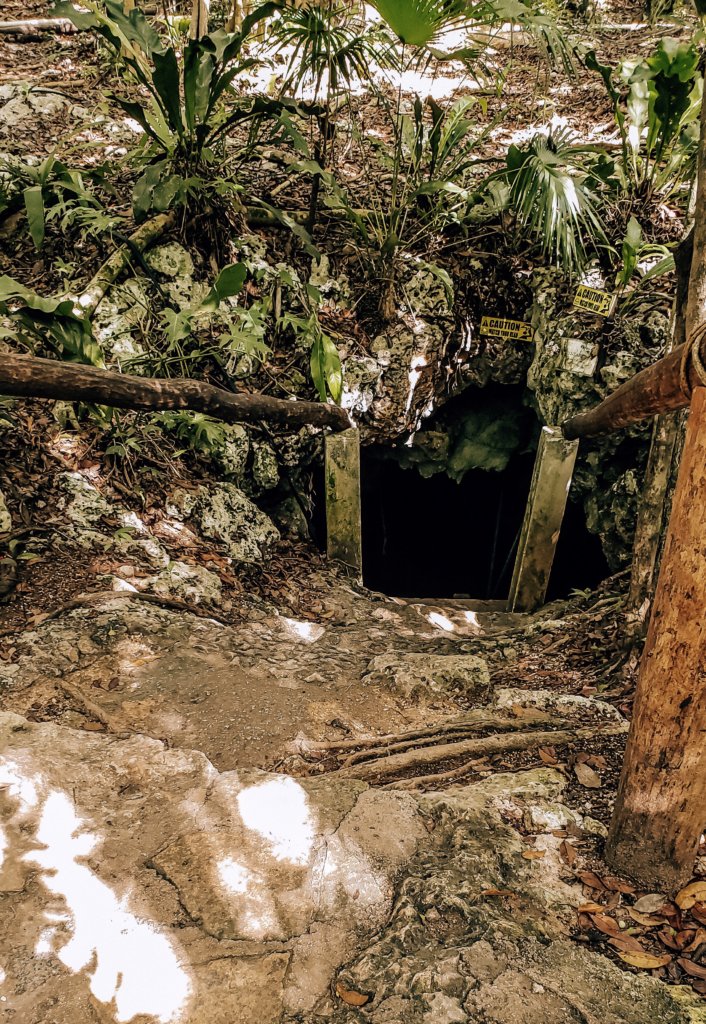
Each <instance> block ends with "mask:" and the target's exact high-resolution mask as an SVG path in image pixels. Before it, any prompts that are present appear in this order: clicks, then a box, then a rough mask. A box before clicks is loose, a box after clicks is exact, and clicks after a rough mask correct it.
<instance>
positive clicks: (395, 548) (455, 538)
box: [326, 428, 607, 611]
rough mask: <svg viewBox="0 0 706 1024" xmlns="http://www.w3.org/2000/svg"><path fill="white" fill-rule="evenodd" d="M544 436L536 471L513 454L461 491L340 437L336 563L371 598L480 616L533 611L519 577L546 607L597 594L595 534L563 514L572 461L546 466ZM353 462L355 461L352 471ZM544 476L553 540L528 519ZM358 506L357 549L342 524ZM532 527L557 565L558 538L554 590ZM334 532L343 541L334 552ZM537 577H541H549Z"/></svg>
mask: <svg viewBox="0 0 706 1024" xmlns="http://www.w3.org/2000/svg"><path fill="white" fill-rule="evenodd" d="M545 431H547V428H544V431H543V432H542V435H541V438H540V446H539V448H540V457H539V458H538V459H537V460H536V461H535V455H534V453H533V452H532V451H531V450H530V451H524V452H522V453H516V454H514V455H513V456H512V457H511V458H510V459H509V460H508V462H507V465H506V466H505V468H504V469H502V470H501V471H497V470H486V469H471V470H469V471H467V472H465V473H464V474H463V476H462V478H461V479H460V480H458V481H456V480H453V479H451V478H450V477H449V476H448V475H447V474H445V473H427V474H426V475H425V474H423V473H420V472H419V471H418V470H417V469H415V468H410V467H409V466H408V467H403V466H402V465H400V462H399V461H398V460H397V459H396V458H395V457H394V453H393V452H390V451H389V450H385V449H384V448H375V447H373V448H368V449H363V451H362V453H360V454H358V448H357V443H358V439H357V437H356V439H355V441H354V442H353V443H351V442H350V439H349V441H345V440H344V439H343V436H342V435H341V436H340V439H339V441H337V442H336V445H335V450H336V451H338V452H339V456H340V453H341V452H345V455H344V456H343V461H342V462H340V461H339V463H338V464H337V465H335V466H334V469H335V474H336V475H338V478H339V482H338V486H339V487H340V488H341V490H340V493H339V500H338V501H334V502H331V501H330V500H329V501H328V506H329V524H328V525H329V545H328V547H329V553H330V554H332V555H333V556H334V557H339V558H340V559H341V560H342V561H345V562H346V563H347V564H348V565H351V566H353V567H354V568H355V569H357V571H358V575H361V576H362V578H363V581H364V583H365V585H366V586H367V587H369V588H370V589H372V590H377V591H380V592H382V593H385V594H387V595H389V596H393V597H398V598H402V599H405V600H407V601H421V602H426V601H429V600H439V599H445V600H447V601H448V600H451V601H455V602H458V601H462V602H472V604H473V606H474V607H477V608H478V609H479V610H501V609H502V610H504V609H506V608H507V607H508V601H509V602H510V610H513V611H527V610H533V609H532V608H528V607H527V606H526V605H525V606H523V603H522V600H520V599H518V594H517V587H516V584H517V579H513V570H515V577H517V573H518V567H519V569H520V570H521V574H522V577H523V580H524V581H525V583H526V582H527V580H529V581H530V584H529V588H530V590H532V589H533V588H534V590H535V591H537V590H538V592H540V593H541V594H542V596H544V595H545V594H546V596H547V599H548V600H552V599H553V598H556V597H565V596H568V594H569V592H570V591H571V590H572V589H584V588H586V587H592V586H595V585H596V584H597V583H598V582H600V580H601V579H603V578H604V576H605V575H607V566H606V563H605V559H604V557H603V555H602V551H601V546H600V542H599V540H598V538H596V537H594V536H593V535H591V534H590V533H589V532H588V530H587V527H586V522H585V517H584V515H583V509H582V506H581V505H580V504H579V503H576V502H573V503H572V502H569V503H568V504H567V506H566V512H565V514H564V507H563V506H564V502H565V499H566V496H567V492H568V486H569V482H570V477H571V466H572V465H573V457H572V458H571V460H570V463H571V465H570V466H569V467H568V469H567V468H566V466H564V468H563V469H562V458H563V457H564V456H565V454H566V453H565V452H564V456H562V457H560V458H559V461H558V462H557V461H554V462H553V461H552V459H555V460H556V455H555V454H554V455H552V452H551V451H550V452H549V458H547V452H546V451H545V452H544V454H542V450H543V447H544V446H545V441H546V438H545ZM350 433H351V434H353V432H352V431H351V432H350ZM550 433H551V432H550ZM556 434H558V432H555V436H554V437H552V438H550V440H549V442H548V443H549V445H550V446H551V445H553V446H554V448H556V447H557V441H561V438H560V435H559V436H556ZM342 442H343V443H342ZM562 444H565V443H562ZM332 447H333V446H332ZM559 447H562V445H559ZM351 453H353V454H354V459H353V461H352V462H349V460H350V459H351V457H352V456H351ZM564 461H565V460H564ZM328 465H329V470H327V474H328V479H327V483H326V486H327V488H330V486H331V482H332V479H333V478H332V477H331V473H330V467H331V466H332V465H334V462H333V460H332V459H329V462H328ZM541 467H544V470H543V472H544V481H543V484H542V481H541V480H540V481H539V483H540V484H541V485H542V486H543V487H544V489H545V490H546V489H547V488H548V489H549V491H552V489H553V491H554V499H553V500H554V502H555V503H556V501H557V495H560V498H559V504H560V510H559V514H558V521H557V523H556V524H555V526H551V527H550V529H549V530H548V529H547V523H546V522H545V521H543V519H542V514H540V515H539V516H537V515H535V516H534V519H533V518H532V517H531V516H529V519H528V517H527V515H526V513H528V509H529V510H531V509H532V501H533V500H534V501H535V505H536V495H537V487H538V474H539V471H540V469H541ZM533 473H534V476H533ZM562 473H564V476H565V479H564V477H562ZM540 475H541V474H540ZM351 484H352V485H353V489H352V490H351V489H350V487H351ZM328 498H329V499H330V495H328ZM528 498H530V502H529V505H528ZM357 504H359V506H360V510H361V520H360V529H359V531H358V537H357V541H354V542H353V543H352V542H351V535H350V532H347V531H345V530H343V531H340V524H341V519H340V518H338V519H337V516H339V517H340V516H341V514H342V521H343V522H346V521H350V520H351V516H352V515H353V513H352V511H351V510H352V509H353V510H355V509H356V505H357ZM332 509H333V510H334V511H333V512H332ZM534 511H535V513H536V511H537V510H536V508H535V510H534ZM541 512H542V509H540V513H541ZM562 515H563V516H564V519H563V524H562ZM353 518H354V515H353ZM528 522H530V523H532V522H534V524H535V527H536V525H537V523H539V533H540V535H541V534H542V533H543V535H544V539H545V543H548V538H550V537H551V555H554V546H555V544H556V535H557V534H558V535H559V542H558V545H556V554H555V557H554V558H553V568H552V572H551V576H550V578H549V579H548V580H547V579H546V578H540V579H539V580H538V579H537V571H536V566H534V565H533V563H532V557H531V553H532V552H536V550H537V543H536V537H535V538H534V540H533V539H532V538H531V537H530V538H529V541H528V536H527V524H528ZM332 523H333V529H334V531H335V533H336V537H334V538H333V541H334V543H333V544H332V543H331V541H332V537H331V528H332ZM523 523H524V525H523ZM559 526H561V532H560V533H559ZM353 532H354V533H355V531H353ZM528 547H529V550H530V556H527V550H528ZM518 549H519V551H520V555H519V557H518V555H517V552H518ZM540 561H541V559H540ZM544 564H545V565H546V564H548V565H550V566H551V565H552V558H551V557H549V559H548V563H547V559H546V558H545V559H544ZM528 566H529V568H528ZM539 569H540V571H539V576H540V577H541V572H542V571H544V570H542V567H541V566H540V567H539ZM547 572H548V570H547ZM520 589H521V588H520ZM525 596H526V595H525ZM521 597H522V594H520V598H521Z"/></svg>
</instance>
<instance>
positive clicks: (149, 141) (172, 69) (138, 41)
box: [57, 0, 306, 219]
mask: <svg viewBox="0 0 706 1024" xmlns="http://www.w3.org/2000/svg"><path fill="white" fill-rule="evenodd" d="M86 6H88V7H89V9H90V13H84V12H82V11H78V10H77V9H76V8H74V7H73V6H72V5H71V4H70V3H69V2H68V0H61V2H60V3H59V4H58V6H57V11H58V13H60V14H61V15H62V16H64V17H68V18H70V19H71V20H72V21H73V22H74V23H75V24H76V25H77V26H79V27H82V28H86V27H90V28H93V29H95V31H97V32H98V33H99V34H100V35H101V36H103V38H105V39H106V40H107V41H108V43H109V44H110V45H111V46H112V47H113V48H114V49H115V51H116V53H117V54H119V56H120V60H121V61H122V63H123V64H124V65H125V66H126V67H127V68H128V69H129V70H130V72H131V73H132V75H133V77H134V78H135V80H136V81H137V82H138V84H139V85H140V86H142V87H143V88H144V89H145V90H146V92H147V94H148V103H147V104H146V105H145V104H143V103H140V102H137V101H134V100H128V99H125V98H124V97H121V96H116V97H114V98H115V99H116V101H117V102H118V103H119V104H120V106H121V107H122V109H123V110H124V111H125V113H126V114H128V116H129V117H131V118H133V119H134V120H135V121H136V122H137V123H138V124H139V125H140V127H141V128H142V129H143V130H144V132H145V142H144V146H143V147H142V150H141V151H140V152H139V153H138V163H139V164H140V165H141V166H142V168H143V171H142V174H141V175H140V177H139V179H138V181H137V182H136V184H135V188H134V192H133V205H134V210H135V215H136V217H137V218H138V219H140V218H142V217H145V216H146V215H147V213H148V212H149V211H150V210H157V211H163V210H167V209H169V208H170V207H172V206H175V205H180V204H184V203H186V202H187V200H188V199H189V198H195V199H197V200H198V201H199V202H200V203H201V204H203V203H204V202H205V201H210V202H214V201H215V202H216V203H217V202H218V200H219V199H223V198H224V197H225V198H231V199H232V198H233V197H234V196H235V195H236V193H237V192H238V191H239V188H238V186H237V184H236V183H235V182H233V181H232V180H231V178H230V177H229V176H228V175H223V174H222V167H223V162H224V159H225V156H226V149H225V144H226V139H227V137H228V134H229V132H230V131H231V130H232V129H233V128H234V127H235V126H236V125H238V124H241V123H244V122H250V123H251V124H252V123H253V122H256V121H257V120H259V119H261V118H266V117H269V116H274V115H276V114H277V113H279V112H281V111H282V110H283V109H290V110H295V111H296V112H297V113H301V114H303V115H305V114H306V111H305V110H304V108H303V107H301V106H298V105H296V104H293V103H288V102H287V101H286V100H275V99H269V98H267V97H255V98H254V99H243V98H241V97H239V96H238V95H237V93H236V92H235V90H234V89H233V83H234V82H235V81H236V79H237V78H238V76H239V75H241V74H242V73H243V72H244V71H246V70H247V69H248V68H250V67H252V66H253V65H254V64H255V63H256V60H255V58H254V57H244V56H243V46H244V44H245V42H246V40H247V39H248V37H249V35H250V34H251V33H252V31H253V29H254V28H255V26H256V25H257V24H258V23H259V22H260V21H262V20H263V19H264V18H267V17H269V16H270V15H272V14H273V13H274V12H275V11H276V10H277V9H278V8H279V6H280V5H279V4H278V3H276V2H268V3H265V4H263V5H262V6H260V7H258V8H257V10H255V11H253V13H252V14H250V15H248V17H246V18H245V19H244V20H243V24H242V27H241V29H240V31H239V32H237V33H233V34H231V33H227V32H224V31H223V30H222V29H219V30H218V31H216V32H213V33H211V34H210V35H205V36H202V37H201V38H200V39H191V40H189V42H188V44H187V45H186V47H185V49H184V51H183V54H182V53H181V51H180V50H179V49H177V48H176V46H173V45H172V46H165V45H164V43H163V42H162V40H161V39H160V37H159V35H158V33H157V32H156V31H155V29H154V28H153V27H152V26H151V25H150V23H149V22H148V21H147V20H146V18H145V17H144V15H143V14H142V13H141V12H140V11H139V10H137V9H136V8H135V9H133V10H130V11H129V12H126V11H124V9H123V6H122V5H121V4H119V3H116V2H114V0H105V5H104V6H105V11H103V10H102V7H99V5H98V4H96V3H92V2H90V0H87V3H86Z"/></svg>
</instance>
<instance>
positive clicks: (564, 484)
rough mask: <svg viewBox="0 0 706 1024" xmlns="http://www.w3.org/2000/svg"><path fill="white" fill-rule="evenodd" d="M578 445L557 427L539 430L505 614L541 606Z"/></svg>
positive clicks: (529, 610)
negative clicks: (567, 438)
mask: <svg viewBox="0 0 706 1024" xmlns="http://www.w3.org/2000/svg"><path fill="white" fill-rule="evenodd" d="M578 445H579V443H578V441H567V440H566V438H565V437H564V436H563V434H562V432H561V428H560V427H542V433H541V435H540V438H539V446H538V447H537V456H536V458H535V462H534V472H533V474H532V483H531V484H530V493H529V498H528V499H527V508H526V509H525V518H524V521H523V523H522V532H521V534H520V543H519V547H518V549H517V557H516V559H515V569H514V571H513V574H512V583H511V584H510V597H509V598H508V604H507V607H508V611H511V612H533V611H536V610H537V608H539V607H540V606H541V605H542V604H544V599H545V597H546V595H547V587H548V585H549V576H550V573H551V571H552V563H553V562H554V553H555V551H556V545H557V541H558V540H559V533H560V531H561V524H562V520H563V518H564V510H565V509H566V502H567V499H568V496H569V488H570V487H571V477H572V475H573V471H574V463H575V461H576V453H577V451H578Z"/></svg>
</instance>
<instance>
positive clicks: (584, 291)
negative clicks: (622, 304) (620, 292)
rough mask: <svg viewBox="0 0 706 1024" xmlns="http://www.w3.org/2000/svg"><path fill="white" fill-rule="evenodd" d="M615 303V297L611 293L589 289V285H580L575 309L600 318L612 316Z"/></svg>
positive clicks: (575, 300)
mask: <svg viewBox="0 0 706 1024" xmlns="http://www.w3.org/2000/svg"><path fill="white" fill-rule="evenodd" d="M614 303H615V296H614V295H611V294H610V292H602V291H601V290H600V288H589V286H588V285H587V284H580V285H579V286H578V288H577V289H576V295H575V297H574V309H583V310H585V312H586V313H595V314H597V315H598V316H610V314H611V313H612V311H613V305H614Z"/></svg>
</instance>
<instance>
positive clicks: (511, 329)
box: [480, 316, 532, 341]
mask: <svg viewBox="0 0 706 1024" xmlns="http://www.w3.org/2000/svg"><path fill="white" fill-rule="evenodd" d="M480 333H481V334H484V335H486V337H489V338H506V339H508V340H513V341H532V326H531V324H526V323H524V322H523V321H522V320H508V319H507V318H506V317H504V316H484V317H482V318H481V322H480Z"/></svg>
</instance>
